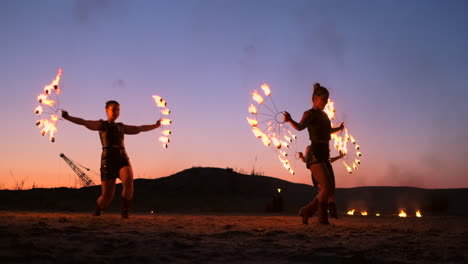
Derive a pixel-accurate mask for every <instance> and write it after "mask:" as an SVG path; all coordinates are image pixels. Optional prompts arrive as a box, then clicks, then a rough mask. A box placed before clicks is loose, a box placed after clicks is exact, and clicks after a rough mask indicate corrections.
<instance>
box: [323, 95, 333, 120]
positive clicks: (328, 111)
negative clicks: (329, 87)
mask: <svg viewBox="0 0 468 264" xmlns="http://www.w3.org/2000/svg"><path fill="white" fill-rule="evenodd" d="M323 111H324V112H325V113H326V114H327V115H328V118H329V119H330V120H333V119H335V103H334V102H333V101H332V100H330V98H328V103H327V104H326V105H325V108H324V109H323Z"/></svg>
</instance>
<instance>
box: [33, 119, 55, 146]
mask: <svg viewBox="0 0 468 264" xmlns="http://www.w3.org/2000/svg"><path fill="white" fill-rule="evenodd" d="M40 122H41V123H40V125H38V126H39V127H40V126H43V128H42V130H41V134H42V135H43V136H45V135H47V133H49V136H50V141H52V142H54V141H55V138H54V134H55V133H56V132H57V127H55V122H50V121H49V120H47V119H44V120H41V121H40Z"/></svg>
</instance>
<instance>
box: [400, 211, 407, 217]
mask: <svg viewBox="0 0 468 264" xmlns="http://www.w3.org/2000/svg"><path fill="white" fill-rule="evenodd" d="M398 216H399V217H406V213H405V211H403V210H400V213H399V214H398Z"/></svg>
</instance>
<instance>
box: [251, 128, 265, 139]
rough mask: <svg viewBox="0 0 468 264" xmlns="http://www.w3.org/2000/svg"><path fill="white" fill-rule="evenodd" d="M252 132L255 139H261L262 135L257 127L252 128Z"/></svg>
mask: <svg viewBox="0 0 468 264" xmlns="http://www.w3.org/2000/svg"><path fill="white" fill-rule="evenodd" d="M252 132H253V133H254V135H255V137H257V138H261V137H262V135H263V132H262V131H261V130H260V129H259V128H258V127H253V128H252Z"/></svg>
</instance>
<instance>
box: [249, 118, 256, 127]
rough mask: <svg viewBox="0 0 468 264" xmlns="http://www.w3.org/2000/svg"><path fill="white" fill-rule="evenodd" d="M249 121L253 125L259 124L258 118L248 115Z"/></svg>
mask: <svg viewBox="0 0 468 264" xmlns="http://www.w3.org/2000/svg"><path fill="white" fill-rule="evenodd" d="M247 122H249V124H250V125H251V126H253V127H255V126H257V125H258V121H257V119H252V118H250V117H247Z"/></svg>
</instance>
